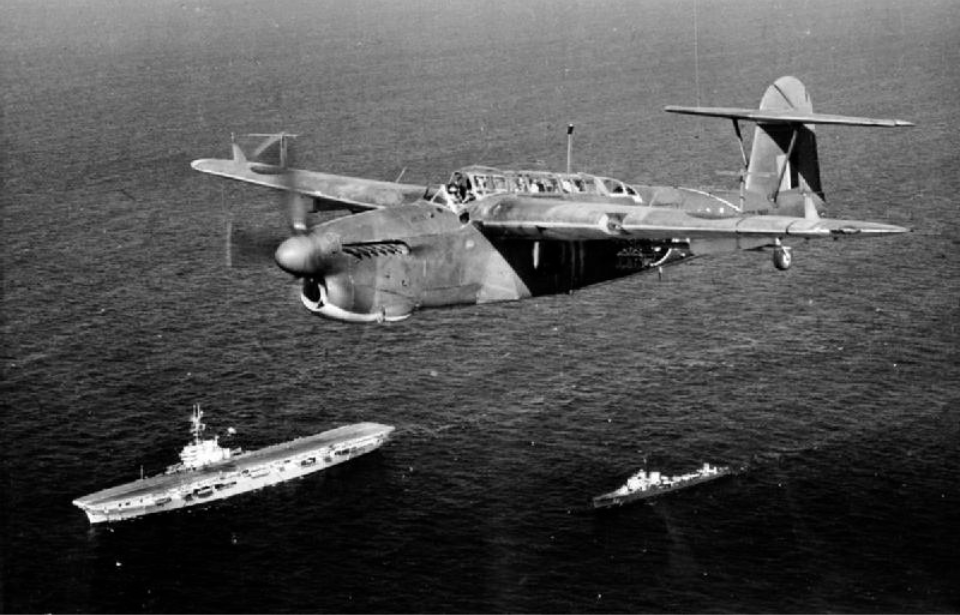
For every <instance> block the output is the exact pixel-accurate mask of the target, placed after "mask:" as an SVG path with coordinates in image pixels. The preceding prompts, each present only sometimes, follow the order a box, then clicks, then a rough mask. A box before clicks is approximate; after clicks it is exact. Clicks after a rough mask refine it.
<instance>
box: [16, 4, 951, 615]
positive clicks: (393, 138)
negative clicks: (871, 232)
mask: <svg viewBox="0 0 960 615" xmlns="http://www.w3.org/2000/svg"><path fill="white" fill-rule="evenodd" d="M787 74H789V75H794V76H796V77H798V78H800V79H801V80H802V81H803V82H804V83H805V84H806V85H807V87H808V89H809V91H810V93H811V97H812V100H813V104H814V108H815V109H816V110H820V111H823V112H826V113H842V114H849V115H865V116H877V117H895V118H901V119H905V120H911V121H914V122H916V123H917V126H916V127H915V128H913V129H902V130H881V129H863V128H849V127H821V128H820V129H819V130H818V135H819V141H820V150H819V152H820V163H821V167H822V175H823V184H824V186H825V189H826V192H827V199H828V204H829V206H830V208H831V214H832V215H835V216H837V217H847V218H856V219H865V220H877V221H886V222H890V223H893V224H900V225H904V226H909V227H911V228H912V229H913V230H914V232H913V233H912V234H910V235H903V236H897V237H889V238H883V239H878V240H871V241H855V240H854V241H842V242H829V241H825V242H812V243H809V244H806V245H801V246H799V247H797V249H796V250H795V252H794V257H795V258H794V266H793V268H792V269H791V270H790V271H788V272H779V271H776V270H775V269H774V268H773V266H772V264H771V262H770V257H769V255H765V254H756V253H737V254H729V255H723V256H716V257H710V258H702V259H697V260H694V261H693V262H690V263H687V264H684V265H680V266H678V267H675V268H670V269H667V270H666V271H665V272H664V276H663V279H662V280H658V279H657V277H656V276H639V277H633V278H629V279H626V280H622V281H619V282H616V283H612V284H606V285H602V286H597V287H593V288H589V289H585V290H582V291H579V292H576V293H574V294H571V295H559V296H554V297H545V298H538V299H534V300H529V301H526V302H520V303H508V304H500V305H489V306H483V307H468V308H460V309H450V310H436V311H425V312H421V313H417V314H415V315H414V316H413V317H412V318H410V319H408V320H406V321H404V322H401V323H395V324H389V325H380V326H377V325H374V326H356V325H346V324H343V323H337V322H332V321H328V320H323V319H320V318H317V317H314V316H312V315H311V314H309V313H308V312H307V311H306V310H304V309H303V307H302V306H301V305H300V303H299V301H298V299H297V293H298V289H297V284H296V282H295V281H293V280H291V279H290V278H289V276H287V275H286V274H284V273H283V272H282V271H280V270H279V269H278V268H276V266H275V265H274V264H273V263H272V261H271V259H270V257H269V252H270V249H271V246H272V245H276V243H277V242H279V241H280V240H281V239H282V238H283V237H284V236H285V234H286V232H287V231H286V228H285V223H284V220H283V218H282V216H281V215H280V213H279V211H278V209H279V203H278V200H277V197H276V195H274V194H272V193H270V192H268V191H265V190H262V189H258V188H256V187H252V186H244V185H239V184H231V183H229V182H226V181H223V180H218V179H216V178H212V177H208V176H204V175H201V174H198V173H196V172H194V171H192V170H191V168H190V165H189V163H190V161H191V160H193V159H196V158H205V157H216V156H220V157H226V156H227V155H228V154H229V141H230V133H231V132H235V133H238V134H239V133H243V132H248V131H257V132H260V131H276V130H280V129H285V130H289V131H294V132H297V133H301V134H303V135H304V136H303V137H301V138H300V139H299V140H298V142H297V155H298V165H299V166H302V167H305V168H310V169H317V170H324V171H328V172H334V173H344V174H351V175H357V176H362V177H372V178H378V179H388V180H393V179H395V178H396V177H398V176H399V175H400V174H401V173H403V179H404V181H409V182H424V183H426V182H441V181H445V180H446V179H447V178H448V177H449V174H450V172H451V171H452V170H454V169H456V168H458V167H460V166H463V165H467V164H473V163H482V164H489V165H499V166H504V167H528V168H553V169H562V168H563V166H564V164H565V149H566V148H565V127H566V125H567V123H574V124H575V125H576V133H575V143H574V156H573V160H574V166H575V167H576V168H577V169H580V170H584V171H590V172H595V173H601V174H605V175H610V176H614V177H619V178H622V179H625V180H629V181H635V182H651V183H663V184H678V185H686V186H695V187H696V186H708V185H714V186H721V187H722V186H728V185H730V182H731V181H735V180H733V179H731V178H730V177H729V176H722V175H717V174H716V171H720V170H725V171H735V170H737V168H738V166H739V150H738V148H737V145H736V141H735V140H734V136H733V130H732V127H731V126H730V124H729V122H726V121H722V120H709V119H698V118H690V117H680V116H672V115H669V114H665V113H663V112H662V107H663V106H664V105H668V104H681V105H694V104H701V105H718V106H719V105H727V106H754V105H756V104H757V102H758V101H759V99H760V96H761V95H762V94H763V91H764V90H765V88H766V87H767V86H768V85H769V84H770V83H772V82H773V80H774V79H776V78H777V77H779V76H781V75H787ZM0 101H2V115H0V128H2V135H0V136H2V153H0V165H2V166H0V176H2V210H0V259H2V260H0V263H2V312H0V314H2V328H0V331H2V344H0V349H2V384H0V386H2V394H0V403H2V415H0V421H2V423H0V464H2V465H0V610H2V611H4V612H21V611H23V612H50V611H55V612H77V611H80V612H690V611H697V612H731V611H736V612H763V611H766V612H824V611H832V612H957V611H958V610H960V537H958V536H960V533H958V532H957V528H958V527H960V487H958V485H960V333H958V326H960V257H958V249H960V239H958V237H960V202H958V201H960V197H958V194H960V146H958V143H960V102H958V101H960V3H957V2H952V1H950V0H920V1H907V0H903V1H899V0H881V1H876V2H875V1H872V0H871V1H869V2H867V1H859V2H858V1H849V2H834V1H827V0H800V1H791V2H787V1H769V2H752V1H747V0H723V1H721V0H717V1H712V2H711V1H709V0H700V1H699V2H694V1H693V0H680V1H676V2H673V1H667V0H629V1H604V2H578V1H564V0H559V1H556V2H546V1H537V0H530V1H521V2H506V1H503V2H501V1H498V0H495V1H491V2H472V1H466V0H460V1H454V2H441V1H439V0H411V1H409V2H402V3H401V2H388V1H386V0H380V1H378V0H369V1H367V0H363V1H360V2H348V1H345V0H343V1H340V0H337V1H317V2H314V1H309V2H307V1H294V0H279V1H277V2H261V1H247V0H242V1H236V2H226V1H212V0H211V1H202V2H200V1H197V0H176V1H172V0H157V1H152V2H146V1H142V2H126V1H123V2H121V1H119V0H117V1H107V0H89V1H80V0H76V1H71V2H52V1H41V2H33V1H31V2H26V1H21V0H8V1H6V2H4V3H2V4H0ZM748 132H749V131H748ZM238 237H239V238H240V241H241V242H245V243H248V244H250V243H252V244H258V245H260V246H261V247H264V248H265V249H264V250H262V251H264V252H266V256H264V257H260V258H258V257H256V255H251V254H249V253H246V252H245V253H239V252H237V250H236V246H235V244H234V242H236V241H237V238H238ZM195 402H199V403H201V404H203V407H204V408H205V409H206V411H207V418H208V424H209V426H210V429H212V430H214V431H217V432H221V433H223V432H225V431H226V429H227V428H228V427H231V426H232V427H235V428H236V429H237V430H238V435H237V436H235V440H234V442H235V444H237V445H242V446H244V447H245V448H248V449H253V448H258V447H261V446H264V445H268V444H272V443H275V442H280V441H283V440H286V439H290V438H294V437H296V436H300V435H306V434H309V433H314V432H317V431H322V430H324V429H328V428H331V427H334V426H336V425H340V424H345V423H350V422H357V421H378V422H383V423H389V424H392V425H395V426H396V427H397V431H396V434H395V435H396V437H395V439H394V440H393V441H392V442H391V443H390V444H388V445H387V446H385V447H384V448H383V449H381V450H380V451H379V452H377V453H375V454H372V455H369V456H366V457H364V458H361V459H359V460H357V461H356V462H352V463H350V464H346V465H344V466H340V467H338V468H335V469H332V470H329V471H326V472H323V473H319V474H316V475H313V476H311V477H308V478H307V479H304V480H301V481H296V482H294V483H288V484H283V485H280V486H276V487H273V488H270V489H267V490H264V491H261V492H258V493H256V494H248V495H244V496H240V497H237V498H234V499H232V500H228V501H226V502H223V503H220V504H217V505H214V506H210V507H208V508H206V509H191V510H189V511H180V512H174V513H170V514H166V515H157V516H153V517H148V518H144V519H140V520H136V521H131V522H125V523H121V524H117V525H114V526H109V527H102V526H97V527H91V526H90V525H89V523H88V522H87V519H86V518H85V516H84V515H83V514H82V513H81V512H80V511H79V510H78V509H76V508H74V507H73V506H72V505H71V503H70V502H71V500H73V499H74V498H76V497H78V496H80V495H83V494H86V493H89V492H91V491H94V490H97V489H100V488H103V487H106V486H109V485H112V484H116V483H119V482H124V481H127V480H132V479H134V478H136V477H137V476H138V475H139V473H140V469H141V467H142V468H144V470H145V471H146V472H147V473H151V472H157V471H160V470H162V468H163V467H165V466H166V465H167V464H169V463H173V462H174V461H176V455H177V452H178V450H179V448H180V447H181V446H182V445H183V444H184V443H185V442H186V440H187V436H188V433H187V429H188V423H187V419H188V416H189V412H190V407H191V405H192V404H193V403H195ZM704 461H709V462H712V463H721V464H731V465H735V466H737V467H742V468H743V471H742V472H740V473H738V474H737V475H736V476H735V477H733V478H729V479H725V480H723V481H718V482H716V483H711V484H710V485H705V486H702V487H698V488H697V489H692V490H689V491H685V492H681V493H678V494H676V495H674V496H671V497H669V498H663V499H660V500H654V501H651V502H647V503H642V504H639V505H634V506H630V507H624V508H622V509H620V510H617V511H614V512H612V513H610V514H595V513H594V512H592V511H590V510H589V509H588V504H589V501H590V498H591V497H592V496H594V495H597V494H600V493H602V492H605V491H609V490H611V489H614V488H616V487H617V486H619V485H620V484H621V483H622V482H623V481H624V480H625V478H626V477H627V476H628V475H629V474H631V473H632V472H634V471H635V470H636V469H638V468H639V467H642V466H644V465H646V467H649V468H651V469H660V470H663V471H665V472H671V473H672V472H682V471H687V470H689V469H691V468H692V467H694V466H696V465H699V464H700V463H702V462H704Z"/></svg>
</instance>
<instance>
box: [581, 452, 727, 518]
mask: <svg viewBox="0 0 960 615" xmlns="http://www.w3.org/2000/svg"><path fill="white" fill-rule="evenodd" d="M730 473H731V470H730V468H729V467H727V466H712V465H710V464H709V463H705V464H703V466H702V467H700V468H699V469H698V470H696V471H695V472H688V473H687V474H679V475H677V476H664V475H662V474H661V473H660V472H655V471H654V472H647V471H646V470H640V471H638V472H637V473H635V474H634V475H633V476H631V477H630V478H628V479H627V482H626V483H624V485H623V486H622V487H620V488H619V489H617V490H616V491H611V492H610V493H604V494H603V495H598V496H597V497H595V498H593V507H594V508H609V507H610V506H619V505H622V504H626V503H627V502H632V501H634V500H642V499H646V498H651V497H653V496H656V495H663V494H665V493H670V492H672V491H677V490H679V489H684V488H686V487H692V486H693V485H699V484H700V483H705V482H707V481H711V480H715V479H717V478H720V477H722V476H726V475H728V474H730Z"/></svg>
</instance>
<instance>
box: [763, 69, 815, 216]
mask: <svg viewBox="0 0 960 615" xmlns="http://www.w3.org/2000/svg"><path fill="white" fill-rule="evenodd" d="M764 111H774V112H787V113H796V114H799V115H812V114H813V105H812V104H811V102H810V95H809V94H808V93H807V88H805V87H804V86H803V84H802V83H800V80H799V79H797V78H795V77H780V78H779V79H777V80H776V81H775V82H774V83H773V85H771V86H770V87H768V88H767V91H766V92H765V93H764V95H763V98H762V99H761V100H760V112H761V113H762V112H764ZM746 188H747V190H751V191H755V192H759V193H760V194H765V195H767V196H775V195H777V194H779V193H780V192H782V191H784V190H790V189H794V188H799V189H800V191H801V192H803V193H807V194H809V193H813V194H816V195H817V196H819V197H820V198H821V199H823V198H824V196H823V187H822V186H821V184H820V160H819V158H818V157H817V136H816V134H815V133H814V125H813V124H800V123H757V127H756V129H755V130H754V133H753V146H752V148H751V150H750V166H749V167H748V168H747V185H746Z"/></svg>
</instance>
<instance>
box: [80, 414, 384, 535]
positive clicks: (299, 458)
mask: <svg viewBox="0 0 960 615" xmlns="http://www.w3.org/2000/svg"><path fill="white" fill-rule="evenodd" d="M202 418H203V412H202V411H201V410H200V407H199V405H196V406H194V411H193V416H192V417H191V419H190V420H191V424H192V427H191V431H190V433H191V435H192V436H193V439H192V441H191V442H190V443H189V444H187V445H186V446H184V447H183V450H182V451H181V452H180V463H178V464H175V465H171V466H169V467H168V468H167V471H166V472H164V473H163V474H159V475H156V476H151V477H148V478H141V479H140V480H137V481H134V482H131V483H126V484H123V485H119V486H116V487H111V488H109V489H104V490H102V491H97V492H96V493H91V494H90V495H85V496H83V497H81V498H77V499H76V500H74V501H73V503H74V505H76V506H77V507H79V508H80V509H82V510H83V511H84V512H85V513H86V514H87V517H88V518H89V519H90V522H91V523H101V522H105V521H120V520H123V519H130V518H133V517H140V516H143V515H149V514H152V513H156V512H162V511H166V510H176V509H178V508H184V507H187V506H195V505H197V504H204V503H207V502H212V501H215V500H221V499H224V498H228V497H231V496H234V495H238V494H241V493H246V492H248V491H253V490H255V489H260V488H262V487H266V486H269V485H274V484H276V483H280V482H283V481H287V480H290V479H293V478H299V477H302V476H305V475H307V474H310V473H313V472H317V471H320V470H323V469H325V468H328V467H330V466H333V465H337V464H339V463H343V462H344V461H348V460H350V459H353V458H354V457H358V456H360V455H363V454H365V453H369V452H371V451H373V450H376V449H378V448H380V446H382V445H383V444H384V442H386V441H387V440H388V438H389V437H390V433H391V432H392V431H393V429H394V428H393V427H391V426H389V425H381V424H379V423H356V424H353V425H347V426H344V427H338V428H336V429H331V430H329V431H324V432H322V433H318V434H314V435H312V436H307V437H303V438H297V439H295V440H291V441H289V442H284V443H282V444H275V445H273V446H269V447H267V448H263V449H259V450H256V451H250V452H246V453H245V452H243V451H242V450H241V449H239V448H233V449H231V448H225V447H223V446H220V443H219V439H218V437H216V436H215V437H213V438H209V439H204V438H203V431H204V429H205V426H204V424H203V422H202Z"/></svg>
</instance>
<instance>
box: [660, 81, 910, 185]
mask: <svg viewBox="0 0 960 615" xmlns="http://www.w3.org/2000/svg"><path fill="white" fill-rule="evenodd" d="M665 111H669V112H670V113H683V114H686V115H700V116H706V117H723V118H728V119H731V120H733V122H734V127H735V128H736V129H737V136H738V137H739V136H740V127H739V124H737V122H739V121H740V120H744V121H748V122H756V124H757V128H756V131H755V132H754V137H753V146H752V149H751V153H750V163H749V166H748V167H747V179H746V188H747V189H748V190H752V191H755V192H760V193H761V194H765V195H767V196H769V197H771V198H773V199H775V198H776V196H777V195H778V194H779V193H780V192H781V191H783V190H789V189H795V188H796V189H799V190H800V191H801V192H803V193H805V194H816V195H817V196H818V197H820V199H823V187H822V186H821V185H820V161H819V159H818V158H817V137H816V135H815V134H814V132H813V127H814V125H816V124H834V125H840V126H887V127H891V128H896V127H901V126H913V123H911V122H905V121H903V120H893V119H874V118H869V117H851V116H847V115H830V114H826V113H814V112H813V105H812V104H811V103H810V95H809V94H807V88H805V87H804V86H803V84H802V83H800V80H799V79H797V78H796V77H780V78H779V79H777V80H776V81H775V82H774V83H773V85H771V86H770V87H769V88H767V91H766V93H764V95H763V99H762V100H761V101H760V109H743V108H740V107H678V106H673V105H671V106H668V107H666V108H665Z"/></svg>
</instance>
